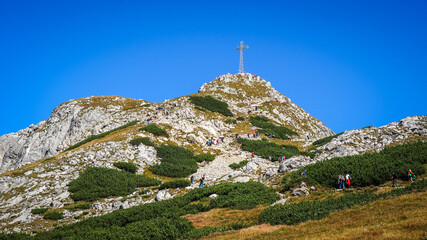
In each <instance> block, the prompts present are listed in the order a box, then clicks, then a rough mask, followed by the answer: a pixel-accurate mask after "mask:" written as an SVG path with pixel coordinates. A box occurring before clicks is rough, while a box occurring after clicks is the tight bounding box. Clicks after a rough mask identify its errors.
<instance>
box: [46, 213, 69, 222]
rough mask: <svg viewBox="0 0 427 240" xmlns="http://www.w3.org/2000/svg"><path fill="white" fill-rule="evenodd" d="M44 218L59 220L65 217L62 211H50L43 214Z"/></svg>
mask: <svg viewBox="0 0 427 240" xmlns="http://www.w3.org/2000/svg"><path fill="white" fill-rule="evenodd" d="M43 218H44V219H52V220H58V219H63V218H64V214H63V213H62V212H50V213H46V214H45V215H44V216H43Z"/></svg>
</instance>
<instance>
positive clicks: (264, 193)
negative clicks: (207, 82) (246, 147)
mask: <svg viewBox="0 0 427 240" xmlns="http://www.w3.org/2000/svg"><path fill="white" fill-rule="evenodd" d="M212 194H217V195H218V197H217V198H215V199H209V198H208V196H210V195H212ZM278 198H279V197H278V195H277V194H276V193H275V191H274V190H272V189H269V188H267V187H266V186H264V185H263V184H261V183H256V182H248V183H226V184H219V185H215V186H212V187H205V188H198V189H194V190H192V191H190V192H188V193H186V194H185V195H184V196H182V197H175V198H173V199H171V200H166V201H161V202H154V203H147V204H145V205H141V206H136V207H132V208H129V209H123V210H117V211H115V212H112V213H110V214H106V215H103V216H100V217H93V218H89V219H87V220H83V221H81V222H78V223H74V224H71V225H67V226H62V227H58V228H57V229H55V230H53V231H48V232H42V233H39V234H38V235H36V236H35V238H36V239H64V238H67V239H177V238H193V237H199V236H203V235H207V234H209V233H211V232H218V231H224V230H229V229H232V228H210V227H207V228H201V229H196V228H194V226H193V225H192V224H191V222H190V221H189V220H188V219H186V218H182V217H180V216H183V215H185V214H194V213H198V212H204V211H208V210H211V209H214V208H232V209H250V208H254V207H255V206H256V205H258V204H271V203H273V202H274V201H276V200H277V199H278ZM0 236H1V235H0Z"/></svg>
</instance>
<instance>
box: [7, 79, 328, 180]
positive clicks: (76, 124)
mask: <svg viewBox="0 0 427 240" xmlns="http://www.w3.org/2000/svg"><path fill="white" fill-rule="evenodd" d="M208 95H209V96H212V97H214V98H216V99H218V100H220V101H223V102H226V103H227V104H228V107H229V108H230V110H231V112H232V113H233V114H234V115H235V116H241V117H243V118H245V119H247V118H249V117H250V116H255V115H261V116H264V117H266V118H268V119H271V120H272V121H273V122H275V123H277V124H280V125H283V126H285V127H288V128H290V129H291V130H293V131H296V132H297V133H298V135H299V136H297V137H296V138H295V140H296V141H301V142H302V143H304V142H305V141H306V140H316V139H319V138H323V137H327V136H330V135H332V134H333V132H332V131H331V130H330V129H329V128H327V127H326V126H325V125H324V124H323V123H322V122H321V121H319V120H318V119H316V118H314V117H312V116H310V114H308V113H307V112H305V111H304V110H303V109H302V108H300V107H298V106H297V105H296V104H294V103H293V102H292V101H291V100H290V99H289V98H287V97H285V96H284V95H282V94H281V93H279V92H278V91H277V90H275V89H274V88H273V87H271V84H270V83H269V82H267V81H265V80H264V79H262V78H261V77H260V76H256V75H251V74H249V73H239V74H226V75H221V76H219V77H217V78H216V79H215V80H213V81H212V82H209V83H205V84H203V86H202V87H201V88H200V89H199V93H196V94H192V95H190V96H183V97H178V98H175V99H172V100H166V101H164V102H162V103H150V102H148V101H144V100H136V99H129V98H124V97H115V96H112V97H85V98H81V99H77V100H71V101H68V102H66V103H63V104H61V105H59V106H58V107H57V108H55V110H54V111H53V112H52V114H51V116H50V117H49V119H47V120H45V121H42V122H40V123H38V124H37V125H31V126H29V127H28V128H26V129H23V130H21V131H19V132H17V133H11V134H6V135H3V136H1V137H0V173H1V172H4V171H8V170H12V169H15V168H17V167H20V166H23V165H25V164H28V163H32V162H34V161H37V160H39V159H42V158H47V157H51V156H54V155H56V154H58V153H60V152H62V151H63V150H65V149H66V148H68V147H69V146H70V145H73V144H75V143H77V142H79V141H81V140H83V139H85V138H87V137H89V136H91V135H95V134H99V133H102V132H105V131H109V130H111V129H114V128H116V127H118V126H121V125H123V124H125V123H127V122H130V121H133V120H139V121H142V122H144V121H145V119H146V118H148V117H149V116H150V117H151V118H153V119H154V123H161V124H167V125H169V126H170V127H171V128H172V129H173V130H172V132H171V137H172V138H171V139H173V141H176V143H177V144H180V143H182V142H183V141H186V140H187V139H188V137H191V138H195V139H197V140H198V143H199V144H204V143H205V142H206V141H207V140H208V138H210V137H219V136H225V135H227V134H228V135H230V136H231V135H232V134H233V133H239V134H243V133H246V132H245V131H243V130H247V132H250V131H251V129H240V131H237V132H236V131H234V126H233V125H229V124H226V122H225V121H226V120H227V119H229V118H227V117H226V116H223V115H221V114H216V113H215V114H209V113H206V112H203V111H200V110H198V109H197V108H195V106H194V105H193V104H192V103H191V101H190V100H189V97H191V96H208ZM148 105H149V106H148ZM159 109H161V111H160V110H159ZM166 112H168V115H166ZM175 132H176V134H175ZM307 138H308V139H307Z"/></svg>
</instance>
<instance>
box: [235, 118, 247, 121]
mask: <svg viewBox="0 0 427 240" xmlns="http://www.w3.org/2000/svg"><path fill="white" fill-rule="evenodd" d="M236 120H237V121H245V118H244V117H238V118H236Z"/></svg>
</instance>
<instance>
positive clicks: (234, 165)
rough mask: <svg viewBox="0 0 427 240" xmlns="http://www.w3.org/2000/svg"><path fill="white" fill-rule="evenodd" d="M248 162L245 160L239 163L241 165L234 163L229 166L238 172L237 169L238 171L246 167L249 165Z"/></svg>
mask: <svg viewBox="0 0 427 240" xmlns="http://www.w3.org/2000/svg"><path fill="white" fill-rule="evenodd" d="M248 162H249V161H248V160H243V161H241V162H239V163H232V164H230V165H228V166H229V167H230V168H231V169H233V170H236V169H238V168H241V167H243V166H246V164H248Z"/></svg>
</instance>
